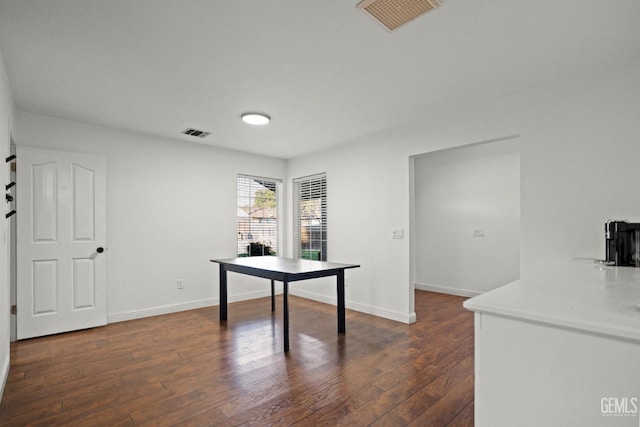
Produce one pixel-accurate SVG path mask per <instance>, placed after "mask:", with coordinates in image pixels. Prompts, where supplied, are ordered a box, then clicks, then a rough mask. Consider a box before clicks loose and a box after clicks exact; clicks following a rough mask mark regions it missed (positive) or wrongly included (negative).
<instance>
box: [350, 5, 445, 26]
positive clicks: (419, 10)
mask: <svg viewBox="0 0 640 427" xmlns="http://www.w3.org/2000/svg"><path fill="white" fill-rule="evenodd" d="M439 6H440V1H439V0H362V1H361V2H360V3H358V4H357V5H356V7H357V8H358V9H362V10H363V11H365V12H366V13H367V14H369V15H370V16H371V17H372V18H373V19H375V20H376V21H378V22H379V23H381V24H382V25H384V26H385V27H386V28H387V29H388V30H389V31H393V30H395V29H396V28H398V27H400V26H401V25H404V24H406V23H407V22H409V21H413V20H414V19H416V18H417V17H419V16H420V15H423V14H425V13H427V12H429V11H431V10H433V9H435V8H437V7H439Z"/></svg>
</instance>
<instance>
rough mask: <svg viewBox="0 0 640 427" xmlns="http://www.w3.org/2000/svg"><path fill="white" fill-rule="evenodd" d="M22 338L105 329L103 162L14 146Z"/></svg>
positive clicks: (104, 164) (19, 306)
mask: <svg viewBox="0 0 640 427" xmlns="http://www.w3.org/2000/svg"><path fill="white" fill-rule="evenodd" d="M17 156H18V167H17V169H18V170H17V177H16V179H17V181H16V182H17V184H18V185H17V186H16V188H17V194H16V196H17V197H16V201H17V211H18V215H17V216H18V218H17V248H18V256H17V264H18V266H17V302H18V319H17V337H18V339H24V338H31V337H35V336H41V335H49V334H54V333H59V332H66V331H71V330H76V329H85V328H91V327H95V326H100V325H105V324H106V322H107V310H106V308H107V301H106V299H107V293H106V260H107V259H106V252H103V253H98V252H97V251H96V248H98V247H99V246H105V245H106V160H105V159H104V158H102V157H98V156H91V155H86V154H80V153H69V152H62V151H53V150H44V149H39V148H33V147H17Z"/></svg>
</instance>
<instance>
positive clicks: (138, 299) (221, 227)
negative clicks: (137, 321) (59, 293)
mask: <svg viewBox="0 0 640 427" xmlns="http://www.w3.org/2000/svg"><path fill="white" fill-rule="evenodd" d="M16 126H17V129H18V137H17V138H16V144H17V145H30V146H37V147H44V148H50V149H57V150H65V151H76V152H83V153H90V154H96V155H102V156H105V157H106V158H107V187H108V190H107V240H108V242H107V247H108V251H107V252H106V254H107V255H108V261H107V263H108V320H109V322H113V321H119V320H126V319H131V318H136V317H140V316H146V315H152V314H160V313H165V312H171V311H177V310H181V309H189V308H194V307H201V306H207V305H212V304H217V303H218V266H217V264H213V263H211V262H209V260H210V259H213V258H230V257H234V256H236V250H237V248H236V247H237V240H236V239H237V235H236V221H237V209H236V203H237V200H236V197H237V196H236V177H237V174H238V173H243V174H249V175H256V176H265V177H270V178H279V179H282V178H283V177H284V174H285V161H284V160H280V159H274V158H267V157H263V156H254V155H248V154H243V153H239V152H234V151H228V150H221V149H215V148H212V147H207V146H204V145H201V144H189V143H184V142H180V141H177V140H176V141H173V140H168V139H163V138H158V137H153V136H149V135H141V134H135V133H131V132H126V131H120V130H115V129H109V128H104V127H97V126H91V125H87V124H81V123H77V122H73V121H67V120H60V119H56V118H52V117H47V116H42V115H36V114H31V113H25V112H19V113H18V115H17V121H16ZM18 219H19V217H18ZM178 279H184V289H182V290H178V289H177V286H176V282H177V280H178ZM232 283H233V286H230V289H229V299H230V301H235V300H239V299H245V298H252V297H256V296H263V295H269V293H270V287H269V282H268V281H265V280H261V279H255V278H251V277H247V276H238V278H234V279H233V281H232ZM212 315H213V314H212Z"/></svg>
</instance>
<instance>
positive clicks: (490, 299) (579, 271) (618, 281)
mask: <svg viewBox="0 0 640 427" xmlns="http://www.w3.org/2000/svg"><path fill="white" fill-rule="evenodd" d="M639 304H640V268H634V267H606V266H602V265H597V264H595V263H593V261H589V260H574V261H571V262H568V263H566V264H564V265H561V266H558V267H556V268H553V269H551V270H548V271H545V272H542V273H538V274H535V275H532V276H530V277H524V278H522V279H520V280H517V281H515V282H513V283H510V284H508V285H504V286H502V287H500V288H497V289H495V290H493V291H490V292H486V293H484V294H482V295H479V296H477V297H474V298H471V299H469V300H467V301H465V302H464V307H465V308H467V309H468V310H471V311H475V312H483V313H490V314H496V315H501V316H508V317H513V318H517V319H521V320H528V321H535V322H542V323H547V324H551V325H556V326H562V327H568V328H573V329H579V330H582V331H586V332H592V333H598V334H604V335H608V336H612V337H617V338H624V339H631V340H634V341H640V307H639Z"/></svg>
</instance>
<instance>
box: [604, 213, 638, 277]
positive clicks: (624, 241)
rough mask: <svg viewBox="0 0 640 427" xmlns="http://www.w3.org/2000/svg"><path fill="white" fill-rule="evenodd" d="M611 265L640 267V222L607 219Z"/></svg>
mask: <svg viewBox="0 0 640 427" xmlns="http://www.w3.org/2000/svg"><path fill="white" fill-rule="evenodd" d="M604 230H605V245H606V259H605V263H606V264H609V265H619V266H626V267H640V223H638V222H628V221H613V220H610V221H607V223H606V224H605V226H604Z"/></svg>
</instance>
